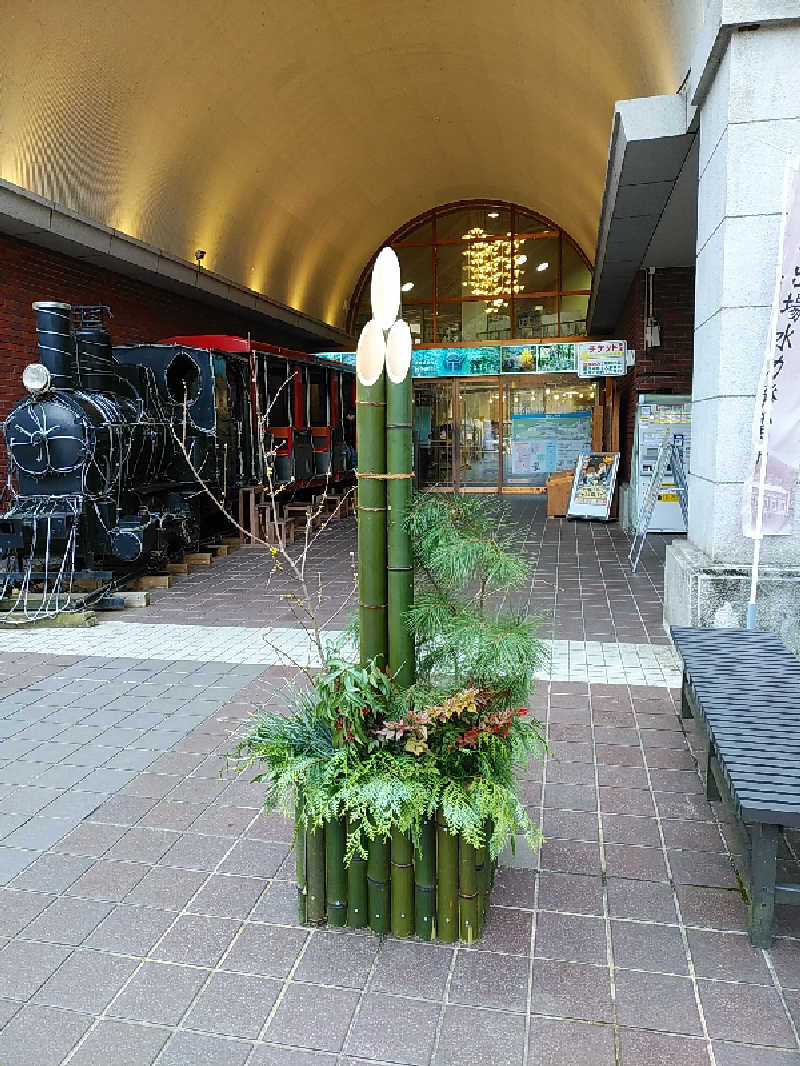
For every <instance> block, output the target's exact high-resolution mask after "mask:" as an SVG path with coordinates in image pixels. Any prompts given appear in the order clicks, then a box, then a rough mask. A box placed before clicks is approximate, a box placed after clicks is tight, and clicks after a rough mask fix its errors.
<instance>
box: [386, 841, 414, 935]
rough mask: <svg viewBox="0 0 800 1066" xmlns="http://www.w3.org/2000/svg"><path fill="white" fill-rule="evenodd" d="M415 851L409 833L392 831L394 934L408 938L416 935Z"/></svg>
mask: <svg viewBox="0 0 800 1066" xmlns="http://www.w3.org/2000/svg"><path fill="white" fill-rule="evenodd" d="M412 856H413V849H412V847H411V837H410V836H409V834H408V833H401V832H400V831H399V830H398V829H393V830H392V867H391V876H392V933H393V934H394V936H397V937H408V936H412V935H413V933H414V867H413V865H412V861H411V860H412Z"/></svg>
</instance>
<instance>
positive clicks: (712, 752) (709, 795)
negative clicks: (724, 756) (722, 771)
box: [706, 737, 722, 800]
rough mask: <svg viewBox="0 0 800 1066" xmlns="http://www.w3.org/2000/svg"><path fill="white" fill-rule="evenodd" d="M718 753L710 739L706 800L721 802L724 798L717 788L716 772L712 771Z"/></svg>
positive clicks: (707, 760) (707, 758) (707, 755)
mask: <svg viewBox="0 0 800 1066" xmlns="http://www.w3.org/2000/svg"><path fill="white" fill-rule="evenodd" d="M716 755H717V752H716V749H715V747H714V741H713V740H712V739H711V738H710V737H709V740H708V752H707V754H706V799H710V800H721V799H722V796H721V795H720V791H719V789H718V788H717V782H716V779H715V778H714V772H713V770H712V769H711V763H712V761H713V760H714V759H715V758H716Z"/></svg>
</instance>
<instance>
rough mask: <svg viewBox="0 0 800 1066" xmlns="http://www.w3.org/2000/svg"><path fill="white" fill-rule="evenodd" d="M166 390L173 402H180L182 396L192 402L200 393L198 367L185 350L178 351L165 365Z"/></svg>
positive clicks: (181, 401)
mask: <svg viewBox="0 0 800 1066" xmlns="http://www.w3.org/2000/svg"><path fill="white" fill-rule="evenodd" d="M166 381H167V392H168V393H169V394H170V396H171V397H172V399H173V400H174V401H175V403H180V404H182V403H183V402H184V396H185V397H186V402H187V403H188V404H190V405H191V404H193V403H194V401H195V400H196V399H197V397H198V396H199V395H200V368H199V367H198V365H197V363H196V362H195V361H194V359H192V357H191V356H190V355H187V353H186V352H178V354H177V355H176V356H175V358H174V359H173V360H172V362H171V363H170V364H169V366H168V367H167V373H166Z"/></svg>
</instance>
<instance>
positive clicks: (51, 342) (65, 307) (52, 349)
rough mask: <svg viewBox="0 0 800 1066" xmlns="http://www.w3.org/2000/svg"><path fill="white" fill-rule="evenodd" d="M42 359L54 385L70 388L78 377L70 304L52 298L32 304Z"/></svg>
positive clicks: (40, 357)
mask: <svg viewBox="0 0 800 1066" xmlns="http://www.w3.org/2000/svg"><path fill="white" fill-rule="evenodd" d="M33 310H34V312H35V313H36V334H37V337H38V339H39V359H40V360H41V362H42V365H43V366H46V367H47V369H48V370H49V371H50V379H51V382H52V385H53V387H54V388H57V389H65V388H71V387H72V385H73V384H74V379H75V347H74V343H73V339H72V332H71V330H70V313H71V311H72V307H71V306H70V304H61V303H54V302H52V301H49V300H44V301H39V302H37V303H35V304H33Z"/></svg>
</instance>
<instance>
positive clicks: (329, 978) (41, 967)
mask: <svg viewBox="0 0 800 1066" xmlns="http://www.w3.org/2000/svg"><path fill="white" fill-rule="evenodd" d="M518 506H520V505H518ZM540 517H541V516H540ZM535 518H536V516H535V515H534V517H533V519H531V520H530V521H529V522H528V525H527V526H526V527H525V528H524V529H521V533H520V542H521V544H522V545H523V548H524V550H525V551H529V552H530V553H531V554H532V555H533V554H534V553H536V558H537V562H536V568H535V570H534V573H533V577H532V581H531V586H530V588H529V590H528V591H527V593H526V595H527V596H529V597H533V602H534V603H535V604H536V605H537V606H538V607H541V606H542V604H545V603H546V604H547V606H546V607H544V608H543V609H544V611H548V610H549V611H550V616H549V618H547V619H546V620H545V623H544V624H545V626H546V628H545V632H546V635H547V636H550V637H553V638H555V640H556V641H559V642H564V645H566V651H567V662H566V669H565V668H564V667H562V668H561V669H562V671H563V670H564V669H565V672H566V673H567V674H568V675H569V676H567V677H561V676H551V677H550V678H549V679H545V680H542V681H540V683H539V685H538V687H537V692H536V695H535V697H534V703H533V706H534V708H535V709H536V711H537V713H538V714H539V715H540V716H541V717H542V718H543V719H545V720H546V721H547V724H548V730H549V736H550V739H551V746H552V754H551V755H550V756H548V758H547V760H546V762H545V763H543V764H541V765H540V764H536V765H534V766H532V767H531V768H530V770H529V772H528V773H527V775H526V776H525V777H524V779H523V781H522V789H523V796H524V801H525V803H526V805H527V806H528V808H529V810H530V811H531V812H532V814H533V815H534V816H535V818H536V819H537V820H539V821H540V822H541V824H542V825H543V828H544V831H545V834H546V837H547V841H546V843H545V845H544V847H543V849H542V852H541V855H540V856H538V857H532V856H530V855H527V856H526V855H525V853H524V849H519V850H518V853H517V856H516V857H515V859H514V860H513V865H506V866H503V867H502V868H501V869H500V870H499V872H498V875H497V881H496V885H495V889H494V893H493V898H492V908H491V914H490V920H489V923H488V926H487V931H486V935H485V937H484V939H483V940H482V941H481V942H480V943H479V944H478V945H475V946H474V947H471V948H464V947H461V946H458V947H449V946H443V945H438V944H425V943H421V942H418V941H399V940H395V939H393V938H392V937H383V938H379V937H375V936H373V935H372V934H370V933H353V932H347V931H337V932H335V933H334V932H327V931H325V930H309V929H305V928H300V927H298V926H297V924H296V920H295V906H294V894H295V888H294V885H293V883H292V876H293V858H292V854H291V832H290V826H288V825H287V824H286V823H285V822H284V821H283V819H281V818H280V817H277V816H274V815H272V816H269V817H266V818H265V817H264V816H263V814H262V813H261V812H260V809H259V805H260V792H259V788H258V787H257V786H254V785H251V784H249V783H248V782H247V781H246V780H242V779H235V778H234V777H233V776H232V775H231V773H230V772H229V771H226V770H225V756H226V755H227V754H228V753H229V752H230V751H231V749H232V747H233V745H234V743H235V738H236V736H237V734H238V733H239V732H240V731H241V729H242V728H244V725H245V722H246V720H247V719H248V717H249V716H250V714H251V713H252V711H253V709H254V707H256V706H258V705H263V704H265V703H268V704H269V703H271V704H273V705H277V704H282V703H284V702H285V700H286V696H287V693H286V689H287V686H288V687H291V686H292V683H293V681H292V677H291V675H290V674H288V673H287V671H286V670H285V669H280V668H277V667H274V666H273V667H269V668H267V669H264V664H263V663H260V664H259V663H257V664H250V665H246V664H243V663H241V662H238V663H237V662H236V661H235V659H233V661H230V662H208V663H203V662H199V661H198V659H197V658H195V657H194V656H192V655H188V656H187V657H186V658H184V659H180V660H177V661H176V660H172V661H167V660H164V659H158V658H155V657H153V656H155V655H156V653H157V651H158V641H159V639H162V638H163V637H164V636H165V635H166V632H167V627H171V626H172V625H174V624H175V623H176V622H181V623H186V622H191V623H194V628H195V637H196V640H197V641H198V644H199V646H201V647H203V648H204V649H205V645H203V644H202V640H203V639H204V635H203V633H202V628H203V627H205V626H207V627H209V629H212V630H213V631H214V635H215V636H216V639H217V640H222V639H223V638H222V635H221V634H219V630H220V629H222V628H224V627H228V628H230V627H232V626H238V625H241V624H242V623H249V626H250V627H251V628H257V627H258V626H259V625H261V624H269V625H272V626H274V627H276V628H279V629H291V628H292V627H291V625H289V624H288V620H287V619H285V618H281V617H279V613H278V611H279V608H278V607H277V606H276V604H275V602H271V606H270V605H267V606H266V607H264V606H263V605H261V606H259V608H258V609H259V610H263V615H262V616H260V617H253V613H252V610H251V608H250V607H247V608H246V609H242V616H241V617H240V616H238V615H236V611H238V610H239V607H238V605H237V604H236V603H235V600H236V599H237V597H238V599H239V600H242V598H243V595H242V594H243V588H244V586H242V587H240V588H238V589H237V590H236V595H231V596H230V597H228V599H227V603H226V604H222V603H221V602H217V603H214V601H213V600H210V596H211V595H212V591H211V590H212V587H213V586H211V585H208V586H207V585H206V584H205V582H200V583H196V582H194V578H191V579H189V581H187V582H186V583H185V585H178V586H176V589H171V590H169V593H167V594H166V595H165V596H163V597H162V598H160V599H159V601H158V602H157V604H156V606H155V608H154V609H153V616H152V621H151V623H141V622H139V624H136V625H135V627H134V628H130V626H129V624H128V623H122V626H123V627H124V626H128V628H129V634H128V650H129V651H130V650H132V647H131V646H135V648H136V653H137V658H136V659H135V660H134V659H131V658H125V659H113V660H109V659H103V658H101V657H100V656H97V655H95V656H93V657H92V656H90V657H88V658H87V657H86V656H85V654H84V655H83V656H82V657H81V658H75V657H72V658H70V657H65V656H62V657H61V658H52V657H50V656H48V655H47V654H46V653H44V652H43V649H42V648H41V647H39V649H38V651H37V653H35V654H33V653H31V654H25V653H23V652H21V651H19V650H18V649H17V650H14V651H8V650H7V651H5V652H0V803H2V802H3V801H4V800H6V799H9V798H10V799H9V803H10V805H9V806H8V807H7V808H6V807H0V810H2V811H3V812H5V813H3V814H0V872H2V873H3V877H2V882H3V887H0V1063H2V1064H3V1066H34V1064H35V1066H67V1064H71V1066H90V1064H98V1066H99V1064H102V1066H107V1064H109V1063H115V1062H120V1063H125V1064H126V1066H127V1064H130V1066H153V1064H155V1066H356V1064H357V1063H360V1064H365V1066H366V1064H371V1066H385V1064H388V1063H392V1064H397V1066H418V1064H422V1066H450V1064H453V1066H455V1064H457V1063H458V1064H461V1063H463V1062H471V1063H474V1064H476V1066H482V1064H491V1066H505V1064H508V1066H517V1064H522V1066H612V1064H613V1066H659V1064H662V1063H663V1064H666V1063H669V1064H670V1066H698V1064H704V1066H706V1064H710V1066H800V1041H798V1030H797V1025H798V1022H799V1021H800V915H798V914H797V913H792V912H791V911H789V912H784V911H781V912H780V913H779V919H778V934H779V935H778V936H777V937H776V939H775V940H774V943H773V946H772V948H771V950H770V951H767V952H764V951H760V950H756V949H753V948H751V947H750V945H749V943H748V941H747V937H746V933H745V928H746V911H745V906H744V901H743V898H742V895H741V891H740V888H739V882H738V879H737V875H736V862H737V857H738V856H739V854H740V851H739V848H740V845H739V842H738V838H737V836H736V835H735V833H734V831H733V827H732V826H731V825H730V824H729V823H728V822H727V821H726V820H725V816H724V813H723V811H721V810H720V808H719V807H718V806H717V805H715V804H710V803H709V802H708V801H707V800H706V799H705V797H704V795H703V790H702V783H701V780H700V777H699V775H698V770H697V759H696V755H697V749H698V740H697V737H696V735H695V733H694V732H693V728H694V727H693V723H691V722H689V723H682V722H681V720H680V719H679V717H678V714H677V708H676V698H677V693H676V691H675V690H674V689H673V688H671V687H670V685H671V681H672V678H671V677H670V676H669V675H668V673H667V670H668V669H670V667H669V666H668V665H667V666H666V668H664V669H662V671H661V676H660V678H659V679H658V680H657V683H650V684H645V683H642V680H641V679H643V680H644V681H655V680H656V679H655V677H654V673H655V671H654V670H651V672H649V673H648V672H645V670H644V667H643V666H642V667H641V669H640V665H639V664H642V663H644V662H645V661H646V662H647V663H652V662H653V661H655V660H657V661H658V662H663V663H665V664H668V660H667V659H666V658H665V659H663V660H662V659H658V658H657V657H658V656H660V655H662V654H663V655H667V654H668V649H667V648H666V647H665V637H664V634H663V630H661V629H660V628H659V625H660V623H659V615H660V581H661V575H660V568H659V551H661V550H662V548H663V544H662V543H660V542H659V541H658V540H656V541H655V544H654V548H653V550H651V551H650V553H649V555H648V557H647V563H646V566H645V568H644V570H643V571H642V573H641V574H639V575H631V574H630V572H629V569H628V568H626V563H625V559H624V556H625V551H626V543H627V542H626V541H625V538H624V537H622V535H621V534H620V533H619V532H618V531H617V530H616V527H613V526H610V527H607V526H596V527H595V526H589V525H577V524H573V523H565V522H557V523H556V522H547V523H545V522H544V521H537V520H535ZM345 533H346V530H343V531H342V538H341V540H340V542H339V544H338V547H337V549H336V550H337V551H339V553H340V555H339V557H338V563H337V561H336V560H334V561H333V564H332V569H337V566H338V571H339V572H341V571H342V569H343V565H345V566H346V563H345V559H346V558H347V556H346V554H345V555H342V554H341V553H342V552H344V553H346V551H347V550H349V548H348V547H347V543H348V542H347V539H346V536H345ZM332 547H333V546H332ZM231 559H232V560H236V563H235V567H232V569H241V574H240V577H243V576H244V575H246V573H247V570H248V567H250V580H249V582H247V581H245V585H248V586H249V589H250V590H252V587H253V586H254V584H255V578H254V576H253V575H254V574H255V573H256V572H257V571H258V566H260V565H262V563H259V562H258V553H257V552H241V553H235V554H234V555H233V556H232V557H231ZM239 560H241V561H239ZM226 565H227V562H226V563H225V564H220V567H219V570H216V566H215V569H214V572H217V573H222V574H223V576H224V574H225V569H224V568H225V566H226ZM329 565H331V564H329ZM200 576H201V577H203V578H204V579H206V578H208V576H209V575H200ZM226 580H227V579H224V580H222V582H221V584H222V585H223V586H225V585H226ZM237 580H239V578H237ZM173 593H175V594H176V595H177V594H178V593H180V606H179V609H178V610H176V614H177V617H174V616H172V615H171V614H170V613H169V612H171V611H172V610H173V608H174V603H175V601H174V600H172V598H171V597H172V596H173ZM341 595H343V594H341V593H337V592H335V591H333V592H331V604H332V606H333V607H334V608H335V606H336V602H337V599H336V597H337V596H340V598H341ZM278 602H280V601H278ZM171 605H172V606H171ZM165 612H167V616H165ZM226 612H227V613H226ZM245 616H246V617H245ZM136 617H137V621H138V620H139V617H140V616H139V615H137V616H136ZM262 618H263V621H262ZM162 627H163V628H162ZM146 628H149V629H151V630H152V631H153V635H152V637H151V638H150V639H151V640H153V641H154V644H153V645H152V646H150V650H147V651H146V652H145V649H146V648H147V647H148V646H147V645H146V643H145V635H144V634H143V633H142V634H141V636H140V633H141V631H142V630H144V629H146ZM187 628H190V626H187ZM234 632H236V631H234ZM45 634H46V631H45ZM45 634H42V635H45ZM92 634H94V635H96V636H99V635H100V634H102V627H101V628H100V634H98V631H97V630H94V631H90V632H89V635H90V636H91V635H92ZM287 639H288V638H287ZM189 644H190V645H191V641H189ZM564 645H559V644H556V645H555V650H556V652H558V651H559V650H560V649H561V648H562V647H563V646H564ZM590 645H596V646H597V647H590ZM99 647H102V643H101V642H98V643H97V644H95V645H94V650H95V651H97V650H98V648H99ZM161 647H162V649H163V648H166V647H169V645H166V644H163V643H162V645H161ZM230 647H231V648H234V647H235V642H234V643H232V644H231V645H230ZM60 648H61V650H62V651H63V650H64V644H63V643H62V644H61V645H60ZM573 648H574V649H575V655H574V656H573V655H572V652H573ZM598 648H599V649H600V651H599V652H598ZM631 649H636V651H635V652H634V651H631ZM641 649H646V655H645V656H644V659H643V658H642V655H641ZM590 651H591V652H592V653H593V655H590ZM140 652H141V653H142V655H141V657H139V653H140ZM600 653H602V655H603V656H604V659H603V667H604V668H605V673H604V674H602V675H600V679H599V681H595V680H594V677H595V676H596V675H593V674H592V673H590V670H589V668H590V667H592V668H599V667H600V663H599V662H590V661H589V660H590V659H591V658H593V657H594V658H597V656H598V655H599V654H600ZM606 653H607V654H608V656H609V658H608V660H606V659H605V656H606ZM163 654H165V652H164V651H163V650H162V655H163ZM198 654H199V653H198ZM204 654H205V650H204ZM228 654H231V655H232V653H228ZM634 656H635V660H634ZM554 658H555V656H554ZM581 659H583V660H585V664H584V663H581V661H580V660H581ZM618 665H619V668H620V671H619V672H618V669H617V668H618ZM581 666H583V667H584V669H585V670H586V674H585V675H583V676H578V677H574V676H572V671H573V669H579V668H580V667H581ZM620 672H621V674H622V676H620ZM557 673H558V671H554V674H557ZM611 682H614V683H611ZM2 745H6V746H5V748H4V747H2ZM220 771H222V775H221V776H220ZM6 819H7V820H6ZM56 834H58V835H57V836H56ZM797 847H798V841H797V839H796V838H794V837H791V838H790V839H788V840H787V841H786V842H785V844H784V847H783V852H782V856H781V862H782V865H783V866H784V867H785V868H786V873H787V876H790V877H791V876H794V877H796V878H797V879H800V874H798V864H797Z"/></svg>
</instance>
